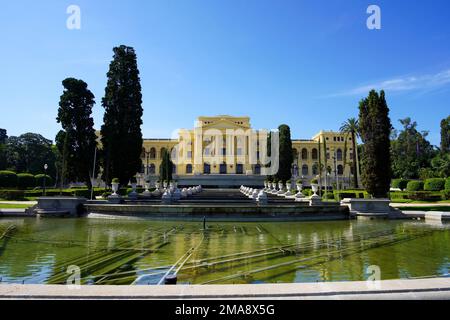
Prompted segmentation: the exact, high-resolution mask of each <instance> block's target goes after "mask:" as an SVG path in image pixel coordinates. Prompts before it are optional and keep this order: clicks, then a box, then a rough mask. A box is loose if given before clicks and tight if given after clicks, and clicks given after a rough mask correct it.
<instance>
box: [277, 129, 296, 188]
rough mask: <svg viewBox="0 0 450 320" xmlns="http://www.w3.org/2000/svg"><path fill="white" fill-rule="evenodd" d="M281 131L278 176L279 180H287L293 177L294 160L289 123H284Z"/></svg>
mask: <svg viewBox="0 0 450 320" xmlns="http://www.w3.org/2000/svg"><path fill="white" fill-rule="evenodd" d="M278 130H279V132H280V142H279V150H280V152H279V157H280V159H279V168H278V173H277V175H276V177H277V178H278V180H281V181H287V180H289V179H290V178H291V167H292V163H293V162H294V154H293V151H292V140H291V129H290V128H289V126H288V125H285V124H282V125H281V126H279V127H278Z"/></svg>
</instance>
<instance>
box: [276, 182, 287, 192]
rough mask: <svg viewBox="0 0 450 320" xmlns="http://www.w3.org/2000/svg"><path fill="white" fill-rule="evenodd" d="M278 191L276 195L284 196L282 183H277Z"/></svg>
mask: <svg viewBox="0 0 450 320" xmlns="http://www.w3.org/2000/svg"><path fill="white" fill-rule="evenodd" d="M278 189H279V191H278V192H277V193H276V194H277V195H284V194H285V192H286V191H285V190H284V183H283V182H281V181H280V182H278Z"/></svg>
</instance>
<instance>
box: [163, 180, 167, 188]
mask: <svg viewBox="0 0 450 320" xmlns="http://www.w3.org/2000/svg"><path fill="white" fill-rule="evenodd" d="M163 187H164V189H167V181H163Z"/></svg>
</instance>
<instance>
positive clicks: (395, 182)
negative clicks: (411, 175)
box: [392, 179, 410, 191]
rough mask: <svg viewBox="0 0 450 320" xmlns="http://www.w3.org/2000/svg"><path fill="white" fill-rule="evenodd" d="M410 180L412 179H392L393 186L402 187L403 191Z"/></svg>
mask: <svg viewBox="0 0 450 320" xmlns="http://www.w3.org/2000/svg"><path fill="white" fill-rule="evenodd" d="M409 181H410V180H406V179H394V180H392V188H395V189H400V190H402V191H403V190H405V189H406V187H407V186H408V182H409Z"/></svg>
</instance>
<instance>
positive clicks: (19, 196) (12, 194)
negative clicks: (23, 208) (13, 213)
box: [0, 190, 25, 201]
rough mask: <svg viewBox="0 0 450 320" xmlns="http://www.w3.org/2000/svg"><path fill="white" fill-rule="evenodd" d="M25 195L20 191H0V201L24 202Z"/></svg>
mask: <svg viewBox="0 0 450 320" xmlns="http://www.w3.org/2000/svg"><path fill="white" fill-rule="evenodd" d="M24 198H25V193H24V191H22V190H0V199H4V200H8V201H20V200H24Z"/></svg>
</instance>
